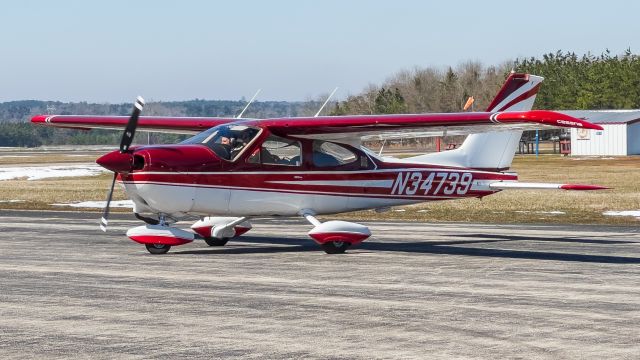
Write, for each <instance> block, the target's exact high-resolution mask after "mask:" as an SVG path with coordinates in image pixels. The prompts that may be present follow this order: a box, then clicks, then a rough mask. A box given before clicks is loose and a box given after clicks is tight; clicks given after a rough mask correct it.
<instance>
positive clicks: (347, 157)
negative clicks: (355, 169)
mask: <svg viewBox="0 0 640 360" xmlns="http://www.w3.org/2000/svg"><path fill="white" fill-rule="evenodd" d="M357 159H358V156H357V155H356V154H355V153H354V152H353V151H351V150H349V149H347V148H345V147H344V146H341V145H338V144H336V143H332V142H328V141H319V140H316V141H314V142H313V165H315V166H316V167H332V166H341V165H346V164H351V163H352V162H354V161H356V160H357Z"/></svg>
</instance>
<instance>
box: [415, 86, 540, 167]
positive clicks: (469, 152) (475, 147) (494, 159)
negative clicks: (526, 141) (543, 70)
mask: <svg viewBox="0 0 640 360" xmlns="http://www.w3.org/2000/svg"><path fill="white" fill-rule="evenodd" d="M542 80H544V79H543V78H542V77H540V76H535V75H529V74H516V73H511V74H510V75H509V77H508V78H507V81H506V82H505V83H504V85H503V86H502V89H500V91H499V92H498V94H497V95H496V97H495V98H494V99H493V101H492V102H491V104H490V105H489V107H488V108H487V111H488V112H505V111H527V110H531V108H532V107H533V103H534V101H535V99H536V94H537V93H538V90H539V89H540V84H541V83H542ZM521 136H522V131H499V132H498V131H496V132H488V133H482V134H472V135H469V136H467V138H466V139H465V141H464V142H463V143H462V145H461V146H460V147H459V148H458V149H455V150H450V151H445V152H440V153H432V154H425V155H420V156H416V157H413V158H409V159H406V160H410V161H417V162H425V163H429V164H434V165H444V166H462V167H470V168H476V169H487V170H506V169H508V168H509V167H511V162H512V161H513V156H514V155H515V152H516V149H517V148H518V143H519V142H520V137H521Z"/></svg>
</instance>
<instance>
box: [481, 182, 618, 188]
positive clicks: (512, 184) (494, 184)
mask: <svg viewBox="0 0 640 360" xmlns="http://www.w3.org/2000/svg"><path fill="white" fill-rule="evenodd" d="M489 188H490V189H493V190H556V189H560V190H606V189H609V188H608V187H605V186H599V185H583V184H547V183H525V182H517V181H498V182H492V183H490V184H489Z"/></svg>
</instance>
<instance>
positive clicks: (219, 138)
mask: <svg viewBox="0 0 640 360" xmlns="http://www.w3.org/2000/svg"><path fill="white" fill-rule="evenodd" d="M259 132H260V129H257V128H253V127H249V126H245V125H233V124H232V125H218V126H215V127H212V128H211V129H209V130H206V131H203V132H201V133H200V134H198V135H195V136H193V137H190V138H189V139H187V140H185V141H183V142H181V144H202V145H206V146H208V147H209V148H210V149H211V150H213V151H214V152H215V153H216V155H218V156H219V157H220V158H221V159H224V160H230V161H233V160H235V159H236V158H237V157H238V155H240V153H241V152H242V150H244V149H245V148H246V147H247V145H248V144H249V143H250V142H251V141H252V140H253V139H255V137H256V135H258V133H259Z"/></svg>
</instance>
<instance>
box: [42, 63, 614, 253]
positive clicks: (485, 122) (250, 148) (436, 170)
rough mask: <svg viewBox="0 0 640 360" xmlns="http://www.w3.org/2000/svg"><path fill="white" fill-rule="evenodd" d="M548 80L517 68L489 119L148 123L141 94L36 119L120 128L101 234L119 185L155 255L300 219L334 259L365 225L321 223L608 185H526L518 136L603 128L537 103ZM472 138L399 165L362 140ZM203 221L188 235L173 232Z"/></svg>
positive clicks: (105, 162)
mask: <svg viewBox="0 0 640 360" xmlns="http://www.w3.org/2000/svg"><path fill="white" fill-rule="evenodd" d="M542 80H543V78H541V77H539V76H535V75H529V74H518V73H511V74H510V75H509V77H508V78H507V80H506V82H505V84H504V85H503V87H502V89H501V90H500V91H499V92H498V94H497V95H496V97H495V98H494V99H493V101H492V102H491V104H490V105H489V107H488V108H487V110H486V111H484V112H462V113H441V114H435V113H430V114H402V115H358V116H316V117H299V118H273V119H248V118H242V119H239V118H234V117H229V118H225V117H197V118H194V117H141V116H140V113H141V111H142V109H143V106H144V101H143V100H142V98H138V99H137V100H136V102H135V106H134V109H133V113H132V114H131V116H130V117H128V118H127V117H126V116H84V115H69V116H68V115H37V116H35V117H33V118H32V120H31V121H32V123H34V124H41V125H47V126H55V127H62V128H74V129H85V130H88V129H93V128H102V129H116V130H122V128H123V127H124V133H123V135H122V140H121V143H120V148H119V150H116V151H113V152H110V153H108V154H106V155H104V156H102V157H100V158H99V159H97V160H96V162H97V163H98V164H100V165H101V166H103V167H104V168H106V169H108V170H110V171H113V173H114V176H113V181H112V183H111V189H110V190H109V193H108V197H107V205H106V207H105V209H104V215H103V217H102V219H101V224H100V227H101V228H102V230H103V231H106V228H107V224H108V215H109V206H110V202H111V197H112V195H113V190H114V185H115V183H116V181H118V182H119V183H121V184H122V185H123V187H124V189H125V191H126V193H127V195H128V196H129V198H130V199H131V200H132V201H133V204H134V207H133V212H134V214H135V216H136V217H137V218H138V219H140V220H141V221H144V222H145V223H146V224H145V225H142V226H138V227H135V228H132V229H130V230H129V231H127V236H128V237H129V238H131V239H132V240H133V241H136V242H138V243H141V244H144V245H145V246H146V248H147V250H148V251H149V252H150V253H151V254H164V253H166V252H167V251H169V249H170V248H171V247H172V246H177V245H182V244H186V243H190V242H192V241H194V240H204V241H205V242H206V243H207V244H208V245H209V246H223V245H225V244H226V243H227V241H228V240H229V239H231V238H234V237H237V236H240V235H242V234H244V233H245V232H247V231H249V230H250V229H251V223H250V222H249V220H250V219H251V218H254V217H304V218H306V219H307V220H308V221H309V222H310V223H311V225H313V228H312V229H311V231H309V233H308V235H309V236H310V237H311V238H312V239H313V240H314V241H315V242H316V243H318V244H319V245H320V246H321V247H322V249H323V250H324V251H325V252H326V253H328V254H336V253H343V252H345V250H347V248H349V247H350V246H354V245H357V244H359V243H360V242H362V241H363V240H365V239H367V238H368V237H369V236H370V235H371V232H370V231H369V229H368V228H367V227H366V226H364V225H361V224H357V223H352V222H346V221H338V220H332V221H327V222H324V223H323V222H320V221H319V220H318V219H317V218H316V216H317V215H324V214H337V213H342V212H348V211H356V210H364V209H388V208H389V207H392V206H399V205H407V204H415V203H419V202H425V201H438V200H450V199H459V198H466V197H474V198H482V197H484V196H487V195H491V194H495V193H497V192H499V191H503V190H517V189H564V190H599V189H606V188H605V187H602V186H595V185H580V184H547V183H528V182H519V181H518V176H517V174H515V173H511V172H506V171H505V170H508V169H509V167H510V166H511V162H512V160H513V157H514V154H515V151H516V148H517V146H518V143H519V140H520V137H521V135H522V131H524V130H532V129H546V128H554V127H575V128H580V129H594V130H602V127H600V126H599V125H595V124H591V123H589V122H587V121H584V120H581V119H576V118H573V117H570V116H567V115H564V114H560V113H557V112H552V111H541V110H534V111H532V110H531V108H532V106H533V102H534V100H535V97H536V94H537V92H538V90H539V88H540V84H541V82H542ZM137 129H142V130H146V131H158V132H175V133H183V134H195V135H194V136H193V137H191V138H189V139H187V140H185V141H183V142H181V143H178V144H172V145H153V146H131V144H132V142H133V139H134V136H135V133H136V130H137ZM443 134H448V135H459V134H467V135H468V136H467V138H466V139H465V141H464V143H463V144H462V145H461V146H460V147H459V148H457V149H454V150H449V151H444V152H438V153H429V154H423V155H418V156H414V157H409V158H404V159H395V158H389V157H382V156H379V155H378V154H376V153H374V152H373V151H371V150H369V149H368V148H366V147H364V146H363V145H362V142H363V141H365V140H371V139H380V140H383V139H393V138H396V139H397V138H404V137H413V136H420V137H427V136H442V135H443ZM188 216H198V217H200V220H198V221H197V222H195V223H194V224H193V225H192V226H191V229H192V231H186V230H183V229H179V228H177V227H174V226H172V224H174V223H175V222H177V221H179V220H181V219H185V218H186V217H188Z"/></svg>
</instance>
